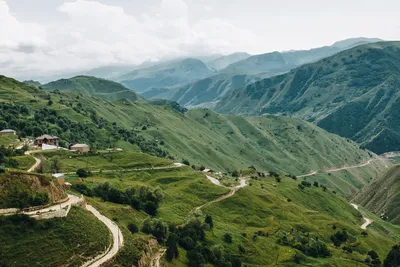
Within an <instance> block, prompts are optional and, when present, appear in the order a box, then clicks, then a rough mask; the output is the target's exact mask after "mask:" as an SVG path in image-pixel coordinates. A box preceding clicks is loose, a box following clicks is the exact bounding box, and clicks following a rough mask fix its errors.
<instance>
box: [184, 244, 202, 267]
mask: <svg viewBox="0 0 400 267" xmlns="http://www.w3.org/2000/svg"><path fill="white" fill-rule="evenodd" d="M187 258H188V259H189V264H188V266H191V267H203V266H204V264H205V263H206V261H205V259H204V257H203V254H202V253H201V250H200V248H196V249H193V250H191V251H189V252H188V254H187Z"/></svg>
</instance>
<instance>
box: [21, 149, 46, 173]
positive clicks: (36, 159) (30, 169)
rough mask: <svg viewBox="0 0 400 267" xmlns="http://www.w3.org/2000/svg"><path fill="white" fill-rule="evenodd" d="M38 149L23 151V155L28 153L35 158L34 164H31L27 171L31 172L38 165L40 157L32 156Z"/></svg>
mask: <svg viewBox="0 0 400 267" xmlns="http://www.w3.org/2000/svg"><path fill="white" fill-rule="evenodd" d="M39 151H40V150H30V151H25V153H24V154H25V155H29V156H32V157H33V158H34V159H35V161H36V162H35V164H33V165H32V167H30V168H29V170H27V172H33V171H34V170H35V169H36V168H37V167H38V166H39V165H40V163H42V161H41V159H39V158H37V157H35V156H33V154H34V153H36V152H39Z"/></svg>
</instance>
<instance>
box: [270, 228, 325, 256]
mask: <svg viewBox="0 0 400 267" xmlns="http://www.w3.org/2000/svg"><path fill="white" fill-rule="evenodd" d="M277 242H278V244H280V245H282V246H290V247H293V248H295V249H297V250H300V251H301V252H303V253H304V254H305V255H308V256H311V257H314V258H325V257H329V256H330V255H331V252H330V251H329V249H328V247H327V245H326V244H325V243H324V242H323V241H322V240H319V238H318V237H311V236H310V235H309V234H308V233H307V234H304V233H300V232H292V233H289V234H283V235H282V236H281V237H280V238H279V239H278V241H277Z"/></svg>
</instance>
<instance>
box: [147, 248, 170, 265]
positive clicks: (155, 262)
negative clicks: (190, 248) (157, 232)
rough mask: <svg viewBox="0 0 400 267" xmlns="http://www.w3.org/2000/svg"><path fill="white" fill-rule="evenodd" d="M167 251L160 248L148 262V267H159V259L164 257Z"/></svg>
mask: <svg viewBox="0 0 400 267" xmlns="http://www.w3.org/2000/svg"><path fill="white" fill-rule="evenodd" d="M166 251H167V250H166V249H165V248H161V249H159V250H158V251H157V253H156V254H154V256H153V257H152V258H151V260H150V267H160V266H161V264H160V261H161V258H162V257H163V256H164V254H165V252H166Z"/></svg>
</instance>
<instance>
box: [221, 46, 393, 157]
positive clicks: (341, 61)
mask: <svg viewBox="0 0 400 267" xmlns="http://www.w3.org/2000/svg"><path fill="white" fill-rule="evenodd" d="M399 88H400V42H381V43H374V44H367V45H363V46H359V47H355V48H353V49H350V50H347V51H344V52H341V53H339V54H336V55H334V56H332V57H329V58H325V59H323V60H320V61H318V62H316V63H312V64H308V65H304V66H302V67H300V68H297V69H294V70H292V71H291V72H290V73H287V74H284V75H280V76H275V77H272V78H269V79H264V80H261V81H259V82H256V83H254V84H251V85H248V86H246V87H244V88H242V89H239V90H236V91H234V92H230V93H229V94H228V95H226V96H225V97H224V98H223V99H222V100H221V101H220V102H219V103H218V105H217V107H216V110H217V111H219V112H222V113H232V114H245V115H260V114H264V113H274V114H277V113H278V114H279V113H282V114H290V115H293V116H297V117H299V118H302V119H306V120H308V121H312V122H315V123H317V125H318V126H320V127H322V128H324V129H326V130H328V131H330V132H333V133H336V134H339V135H341V136H344V137H348V138H351V139H353V140H355V141H357V142H358V143H361V144H363V145H364V146H366V147H367V148H368V149H370V150H372V151H374V152H377V153H383V152H387V151H393V150H399V149H400V116H399V110H400V89H399Z"/></svg>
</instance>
